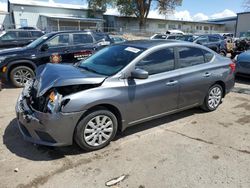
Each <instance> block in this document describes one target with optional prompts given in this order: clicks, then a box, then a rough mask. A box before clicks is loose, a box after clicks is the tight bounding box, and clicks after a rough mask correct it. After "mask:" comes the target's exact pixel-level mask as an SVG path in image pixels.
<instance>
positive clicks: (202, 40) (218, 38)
mask: <svg viewBox="0 0 250 188" xmlns="http://www.w3.org/2000/svg"><path fill="white" fill-rule="evenodd" d="M159 39H163V40H166V39H167V40H179V41H187V42H193V43H196V44H200V45H203V46H206V47H208V48H210V49H212V50H213V51H215V52H217V53H219V54H221V55H223V56H227V55H228V54H230V57H231V59H235V61H236V62H237V70H236V72H237V74H239V75H242V76H249V75H250V52H249V51H248V50H250V38H247V37H244V38H239V39H236V38H233V35H232V34H225V35H221V34H203V35H192V34H184V33H183V34H182V33H174V34H168V33H166V34H154V35H153V36H152V37H151V40H159Z"/></svg>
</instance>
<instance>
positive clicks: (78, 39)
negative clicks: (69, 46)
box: [73, 34, 93, 44]
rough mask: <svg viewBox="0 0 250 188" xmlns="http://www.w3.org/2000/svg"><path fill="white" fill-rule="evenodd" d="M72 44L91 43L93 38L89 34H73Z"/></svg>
mask: <svg viewBox="0 0 250 188" xmlns="http://www.w3.org/2000/svg"><path fill="white" fill-rule="evenodd" d="M73 43H74V44H86V43H93V38H92V36H91V35H89V34H73Z"/></svg>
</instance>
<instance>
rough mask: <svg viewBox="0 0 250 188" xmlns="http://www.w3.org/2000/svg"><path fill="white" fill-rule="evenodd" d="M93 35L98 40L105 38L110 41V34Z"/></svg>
mask: <svg viewBox="0 0 250 188" xmlns="http://www.w3.org/2000/svg"><path fill="white" fill-rule="evenodd" d="M93 36H94V38H95V40H96V41H100V40H103V39H104V40H105V41H109V40H110V39H109V37H108V35H106V34H104V33H93Z"/></svg>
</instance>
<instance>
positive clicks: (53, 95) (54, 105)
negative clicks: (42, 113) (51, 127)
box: [47, 90, 62, 113]
mask: <svg viewBox="0 0 250 188" xmlns="http://www.w3.org/2000/svg"><path fill="white" fill-rule="evenodd" d="M61 100H62V95H60V94H59V93H58V92H57V91H56V90H53V91H51V92H50V94H49V97H48V104H47V109H48V111H49V112H50V113H54V112H57V111H58V110H59V108H60V103H61Z"/></svg>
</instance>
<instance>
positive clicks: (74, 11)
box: [8, 0, 104, 31]
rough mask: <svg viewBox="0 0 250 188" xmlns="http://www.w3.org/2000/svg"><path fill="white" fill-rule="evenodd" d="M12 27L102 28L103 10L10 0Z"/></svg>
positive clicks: (48, 28)
mask: <svg viewBox="0 0 250 188" xmlns="http://www.w3.org/2000/svg"><path fill="white" fill-rule="evenodd" d="M8 9H9V15H10V17H11V27H12V28H19V27H24V26H32V27H38V28H39V29H41V30H47V31H52V30H76V29H77V30H78V29H79V30H80V29H88V28H95V29H98V28H102V26H103V22H104V20H103V11H95V12H93V10H91V9H88V8H87V7H85V6H80V5H70V4H58V3H54V2H53V1H50V2H44V1H32V0H25V1H19V0H9V3H8Z"/></svg>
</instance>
